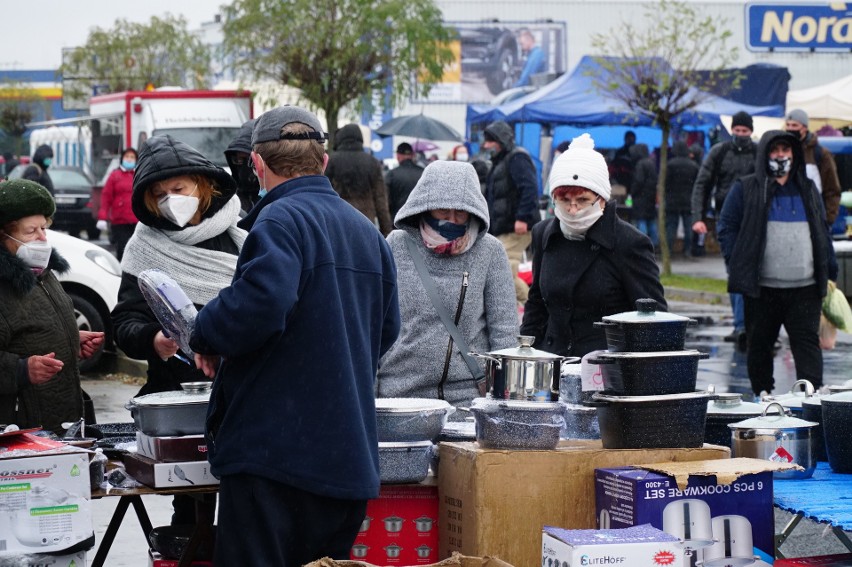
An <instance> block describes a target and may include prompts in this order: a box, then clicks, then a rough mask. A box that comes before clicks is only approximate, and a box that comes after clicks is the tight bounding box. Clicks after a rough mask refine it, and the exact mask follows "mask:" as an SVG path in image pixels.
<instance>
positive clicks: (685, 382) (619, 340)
mask: <svg viewBox="0 0 852 567" xmlns="http://www.w3.org/2000/svg"><path fill="white" fill-rule="evenodd" d="M656 309H657V302H656V301H654V300H653V299H639V300H637V301H636V311H630V312H626V313H619V314H616V315H611V316H608V317H604V318H603V320H602V321H601V322H599V323H595V325H596V326H599V327H603V329H604V331H605V333H606V341H607V348H608V350H607V351H604V352H601V353H599V354H597V355H596V356H594V357H591V358H590V359H589V360H588V362H590V363H591V364H599V365H600V368H601V375H602V379H603V385H604V391H603V392H601V393H597V394H595V395H594V396H593V403H594V404H595V405H596V407H597V415H598V422H599V424H600V431H601V439H602V442H603V446H604V448H606V449H646V448H682V447H700V446H701V445H702V444H703V443H704V423H705V418H706V414H707V402H708V401H709V400H710V399H711V398H713V397H714V396H713V394H711V393H710V392H697V391H696V390H695V387H696V382H697V380H698V361H699V360H701V359H705V358H708V356H709V355H708V354H706V353H702V352H699V351H697V350H689V349H684V343H685V340H686V329H687V327H688V326H689V325H692V324H695V320H694V319H690V318H689V317H683V316H680V315H676V314H673V313H666V312H658V311H657V310H656Z"/></svg>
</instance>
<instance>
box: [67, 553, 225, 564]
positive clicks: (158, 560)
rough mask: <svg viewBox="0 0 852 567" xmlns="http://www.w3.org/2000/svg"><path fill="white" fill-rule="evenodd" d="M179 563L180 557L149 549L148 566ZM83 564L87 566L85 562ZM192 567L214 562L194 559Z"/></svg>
mask: <svg viewBox="0 0 852 567" xmlns="http://www.w3.org/2000/svg"><path fill="white" fill-rule="evenodd" d="M179 563H180V559H165V558H163V556H162V555H160V554H159V553H157V552H156V551H154V550H153V549H149V550H148V567H178V564H179ZM83 565H84V567H85V563H84V564H83ZM190 567H213V562H212V561H193V562H192V563H190Z"/></svg>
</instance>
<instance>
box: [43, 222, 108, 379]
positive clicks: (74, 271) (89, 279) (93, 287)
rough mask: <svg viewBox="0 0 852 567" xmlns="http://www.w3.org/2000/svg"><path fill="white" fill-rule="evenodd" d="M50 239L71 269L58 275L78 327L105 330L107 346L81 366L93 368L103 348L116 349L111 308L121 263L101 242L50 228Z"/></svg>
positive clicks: (81, 368)
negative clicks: (93, 242)
mask: <svg viewBox="0 0 852 567" xmlns="http://www.w3.org/2000/svg"><path fill="white" fill-rule="evenodd" d="M47 241H48V242H49V243H50V245H51V246H53V247H54V248H55V249H56V250H57V251H58V252H59V253H60V254H61V255H62V257H64V258H65V259H66V260H67V261H68V264H69V265H70V266H71V269H70V270H69V271H68V272H66V273H64V274H61V275H59V276H58V278H59V282H60V283H61V284H62V287H63V289H64V290H65V293H67V294H68V295H69V296H71V300H72V301H73V302H74V315H75V316H76V317H77V327H78V328H80V329H83V330H86V331H103V332H104V334H105V337H106V340H105V341H104V346H103V347H102V348H101V350H100V351H98V352H97V353H96V354H95V356H93V357H91V358H89V359H87V360H84V361H82V362H81V364H80V370H81V371H83V372H88V371H92V370H94V369H95V368H96V367H97V366H98V363H99V362H100V360H101V357H102V355H103V352H104V350H112V349H113V330H112V319H111V318H110V315H109V314H110V312H111V311H112V310H113V308H114V307H115V304H116V303H117V302H118V288H119V285H120V284H121V266H120V265H119V263H118V260H116V259H115V256H113V255H112V254H110V253H109V252H108V251H106V250H104V249H103V248H101V247H100V246H97V245H95V244H91V243H89V242H86V241H85V240H81V239H79V238H75V237H73V236H69V235H67V234H63V233H61V232H56V231H55V230H48V231H47Z"/></svg>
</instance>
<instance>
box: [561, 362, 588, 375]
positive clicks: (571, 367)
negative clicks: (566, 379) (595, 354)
mask: <svg viewBox="0 0 852 567" xmlns="http://www.w3.org/2000/svg"><path fill="white" fill-rule="evenodd" d="M582 373H583V365H582V364H563V365H562V371H561V372H560V374H562V376H582Z"/></svg>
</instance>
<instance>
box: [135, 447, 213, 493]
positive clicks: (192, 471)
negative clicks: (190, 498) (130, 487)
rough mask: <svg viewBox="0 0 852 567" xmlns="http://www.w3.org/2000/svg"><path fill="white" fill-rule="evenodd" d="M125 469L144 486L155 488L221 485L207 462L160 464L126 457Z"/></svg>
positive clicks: (144, 458) (145, 459)
mask: <svg viewBox="0 0 852 567" xmlns="http://www.w3.org/2000/svg"><path fill="white" fill-rule="evenodd" d="M124 469H125V470H126V471H127V472H128V474H129V475H130V476H132V477H133V478H135V479H136V480H138V481H139V482H141V483H142V484H146V485H148V486H153V487H154V488H171V487H174V486H209V485H211V484H219V479H218V478H216V477H215V476H213V473H211V472H210V463H208V462H207V461H184V462H180V463H158V462H157V461H152V460H151V459H148V458H146V457H143V456H141V455H127V456H125V457H124Z"/></svg>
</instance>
